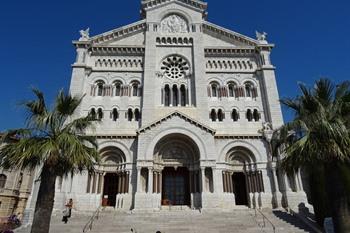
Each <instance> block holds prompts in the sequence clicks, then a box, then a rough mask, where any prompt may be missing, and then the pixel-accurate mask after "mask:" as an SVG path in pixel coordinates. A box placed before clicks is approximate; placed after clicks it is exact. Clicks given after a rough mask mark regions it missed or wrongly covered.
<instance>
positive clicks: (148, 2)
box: [141, 0, 208, 18]
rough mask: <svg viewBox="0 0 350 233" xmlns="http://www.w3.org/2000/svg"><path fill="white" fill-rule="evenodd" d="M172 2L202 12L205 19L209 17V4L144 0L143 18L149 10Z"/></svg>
mask: <svg viewBox="0 0 350 233" xmlns="http://www.w3.org/2000/svg"><path fill="white" fill-rule="evenodd" d="M172 2H178V3H181V4H185V5H187V6H189V7H191V8H192V9H195V10H198V11H200V12H202V14H203V17H204V18H205V17H206V16H207V8H208V4H207V3H206V2H203V1H200V0H143V1H142V2H141V17H143V18H145V11H147V10H150V9H153V8H155V7H159V6H161V5H164V4H169V3H172Z"/></svg>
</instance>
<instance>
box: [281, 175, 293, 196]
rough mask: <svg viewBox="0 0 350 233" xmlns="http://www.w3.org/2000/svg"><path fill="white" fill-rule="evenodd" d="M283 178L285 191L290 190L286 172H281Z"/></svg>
mask: <svg viewBox="0 0 350 233" xmlns="http://www.w3.org/2000/svg"><path fill="white" fill-rule="evenodd" d="M283 178H284V188H285V191H287V192H292V189H291V187H290V185H289V179H288V175H287V173H283Z"/></svg>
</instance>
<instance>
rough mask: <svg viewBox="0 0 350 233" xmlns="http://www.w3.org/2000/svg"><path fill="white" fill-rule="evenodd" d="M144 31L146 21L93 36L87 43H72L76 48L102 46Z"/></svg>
mask: <svg viewBox="0 0 350 233" xmlns="http://www.w3.org/2000/svg"><path fill="white" fill-rule="evenodd" d="M141 31H146V21H145V20H141V21H138V22H135V23H132V24H129V25H126V26H123V27H119V28H116V29H114V30H111V31H108V32H105V33H102V34H99V35H96V36H93V37H91V38H89V40H88V41H73V44H74V45H75V46H76V47H88V46H89V45H98V44H103V43H106V42H109V41H113V40H117V39H120V38H124V37H126V36H128V35H130V34H134V33H137V32H141Z"/></svg>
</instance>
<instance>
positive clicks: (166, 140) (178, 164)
mask: <svg viewBox="0 0 350 233" xmlns="http://www.w3.org/2000/svg"><path fill="white" fill-rule="evenodd" d="M199 157H200V155H199V149H198V147H197V145H196V143H195V142H194V141H193V140H192V139H191V138H190V137H188V136H186V135H183V134H171V135H168V136H165V137H163V138H162V139H161V140H160V141H159V142H158V143H157V144H156V146H155V149H154V167H155V169H156V170H160V171H161V174H162V176H161V185H160V186H161V192H160V193H161V196H162V197H161V204H162V205H188V206H191V205H193V203H192V202H193V196H194V194H195V193H200V183H199V182H200V176H199V175H200V166H199Z"/></svg>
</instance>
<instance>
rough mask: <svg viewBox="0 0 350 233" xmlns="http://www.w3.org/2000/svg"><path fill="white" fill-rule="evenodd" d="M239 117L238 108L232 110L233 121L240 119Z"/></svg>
mask: <svg viewBox="0 0 350 233" xmlns="http://www.w3.org/2000/svg"><path fill="white" fill-rule="evenodd" d="M238 119H239V113H238V111H237V110H236V109H233V111H232V120H233V121H238Z"/></svg>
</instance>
